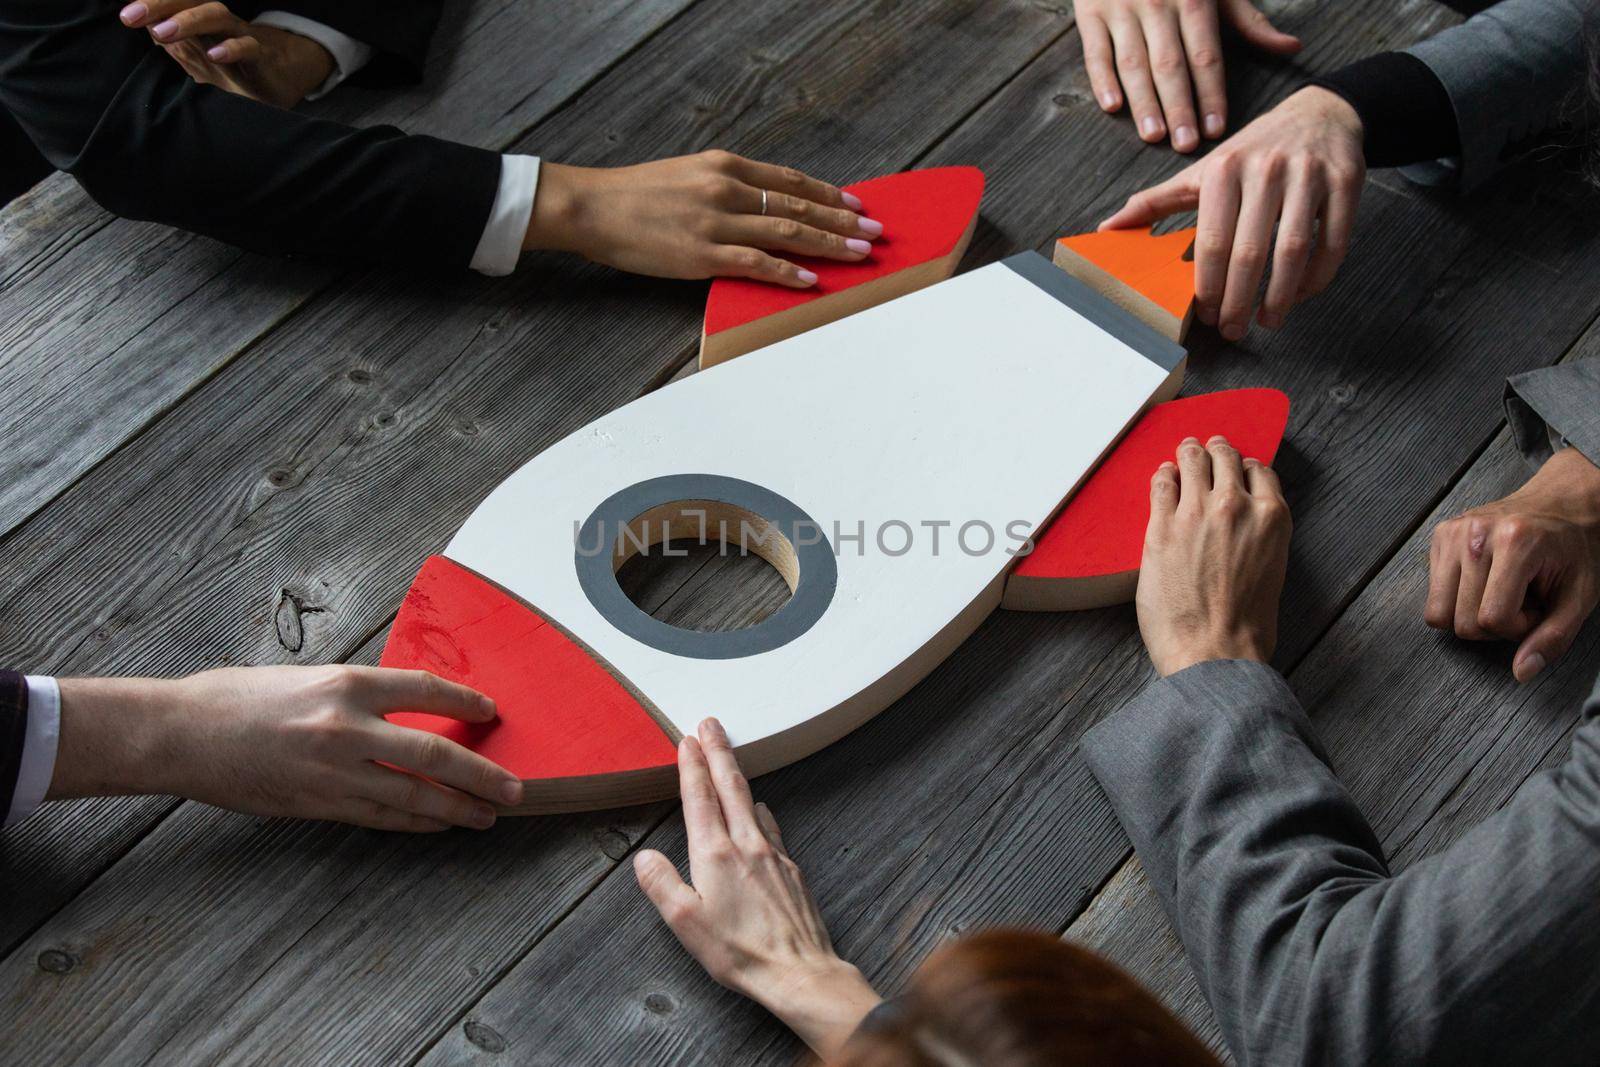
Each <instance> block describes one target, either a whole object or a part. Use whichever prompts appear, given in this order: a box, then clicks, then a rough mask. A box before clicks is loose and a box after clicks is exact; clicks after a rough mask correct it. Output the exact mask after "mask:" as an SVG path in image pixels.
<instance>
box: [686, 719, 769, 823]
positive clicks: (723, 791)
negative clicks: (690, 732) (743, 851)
mask: <svg viewBox="0 0 1600 1067" xmlns="http://www.w3.org/2000/svg"><path fill="white" fill-rule="evenodd" d="M700 746H701V748H702V749H703V750H704V751H705V754H706V763H707V765H709V766H710V768H711V784H712V785H713V786H715V787H716V790H717V799H718V800H719V801H721V803H722V818H723V821H724V822H726V823H727V826H728V836H729V837H731V838H733V839H734V840H735V841H740V842H745V843H752V842H755V841H757V840H759V839H760V838H763V837H765V836H766V835H765V834H763V833H762V832H761V825H760V823H759V822H757V821H756V801H755V797H753V796H751V795H750V782H749V780H748V779H746V778H745V776H744V771H742V770H740V769H739V759H738V757H736V756H735V755H734V754H733V746H732V745H731V744H730V743H729V742H728V734H727V731H725V730H723V728H722V724H721V723H720V722H718V721H717V720H716V719H707V720H706V721H705V722H702V723H701V724H700Z"/></svg>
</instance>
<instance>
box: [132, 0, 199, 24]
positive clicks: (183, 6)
mask: <svg viewBox="0 0 1600 1067" xmlns="http://www.w3.org/2000/svg"><path fill="white" fill-rule="evenodd" d="M204 2H205V0H135V2H134V3H131V4H128V5H127V6H126V7H124V8H123V9H122V10H121V11H119V12H117V18H118V19H119V20H120V21H121V22H122V24H123V25H124V26H131V27H134V28H137V27H140V26H153V25H155V24H156V23H157V22H161V21H164V20H166V19H169V18H171V17H172V16H173V15H175V14H177V13H178V12H180V11H187V10H189V9H190V8H192V7H199V6H200V4H202V3H204Z"/></svg>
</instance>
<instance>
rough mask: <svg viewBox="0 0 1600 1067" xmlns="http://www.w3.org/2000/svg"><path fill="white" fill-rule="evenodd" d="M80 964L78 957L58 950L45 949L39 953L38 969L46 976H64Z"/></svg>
mask: <svg viewBox="0 0 1600 1067" xmlns="http://www.w3.org/2000/svg"><path fill="white" fill-rule="evenodd" d="M80 962H82V961H80V960H79V959H78V957H76V956H74V955H73V954H72V953H70V952H66V951H64V950H62V949H59V948H47V949H45V950H44V951H43V952H41V953H39V969H40V970H41V971H44V972H45V973H46V974H66V973H67V972H68V971H70V970H72V969H73V968H74V967H76V966H77V965H78V964H79V963H80Z"/></svg>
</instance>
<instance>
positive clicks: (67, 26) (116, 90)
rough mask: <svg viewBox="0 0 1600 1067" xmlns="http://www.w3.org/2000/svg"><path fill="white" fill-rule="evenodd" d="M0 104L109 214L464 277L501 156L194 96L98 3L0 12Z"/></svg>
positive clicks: (14, 0) (65, 1) (77, 1)
mask: <svg viewBox="0 0 1600 1067" xmlns="http://www.w3.org/2000/svg"><path fill="white" fill-rule="evenodd" d="M0 108H3V109H4V110H6V111H8V112H10V113H11V115H12V116H13V117H14V118H15V119H16V121H17V123H18V125H20V126H21V127H22V128H23V130H24V131H25V132H26V133H27V135H28V137H29V138H30V139H31V140H32V141H33V143H34V144H35V145H36V146H37V147H38V149H39V150H40V151H41V152H42V153H43V154H44V155H45V157H46V158H47V159H49V160H50V162H51V163H52V164H54V165H55V166H56V167H57V168H58V169H60V170H65V171H67V172H69V173H70V174H72V175H73V176H74V177H75V178H76V179H77V180H78V181H79V183H80V184H82V186H83V187H84V189H85V190H87V192H88V193H89V195H90V196H92V197H94V198H95V200H97V201H98V202H100V203H101V204H102V205H103V206H105V207H106V208H107V209H108V210H110V211H113V212H116V213H117V214H119V215H124V216H127V217H129V218H137V219H151V220H155V221H158V222H164V223H167V224H169V225H172V226H178V227H181V228H183V229H187V230H192V231H195V232H197V233H203V234H206V235H208V236H211V237H215V238H218V239H219V240H223V241H227V242H229V243H231V244H235V245H239V246H241V247H244V248H249V249H253V250H256V251H260V252H267V253H273V254H291V253H311V254H318V255H328V256H333V257H337V258H346V259H349V258H357V259H365V260H372V261H383V262H401V263H405V262H411V263H417V264H429V265H432V264H439V265H444V266H452V267H465V266H467V265H468V264H469V263H470V262H471V259H472V254H473V251H474V250H475V249H476V247H477V243H478V240H479V238H480V237H481V236H482V234H483V228H484V224H485V223H486V222H487V220H488V218H489V212H490V210H491V208H492V206H493V204H494V197H495V192H496V190H497V188H498V183H499V177H500V157H499V155H498V154H496V153H493V152H487V151H484V150H482V149H478V148H469V147H466V146H464V145H458V144H452V143H450V142H447V141H442V140H438V139H436V138H432V137H414V136H407V135H406V134H403V133H401V132H400V131H399V130H397V129H394V128H392V127H376V128H372V129H364V130H358V129H352V128H350V127H348V126H342V125H340V124H338V123H333V122H326V121H322V120H318V119H311V118H307V117H305V116H303V115H298V114H295V113H294V112H290V111H283V110H280V109H278V108H273V107H268V106H265V105H262V104H257V103H254V102H252V101H249V100H246V99H244V98H242V97H238V96H234V95H232V94H229V93H226V92H223V91H221V90H218V89H215V88H211V87H209V86H200V85H195V84H194V83H193V82H191V81H190V80H189V78H188V77H187V76H186V75H185V74H184V73H183V72H182V71H181V70H180V69H179V68H178V66H177V64H175V63H173V62H172V61H171V60H170V59H169V58H168V57H167V56H166V55H165V54H164V53H163V52H161V51H160V50H159V49H157V48H156V47H154V46H153V45H152V44H151V43H150V41H149V39H148V36H147V35H146V34H145V33H144V32H143V31H134V30H129V29H126V28H125V27H123V26H122V25H121V24H120V23H119V22H118V21H117V17H116V5H115V4H112V5H105V4H103V3H100V2H99V0H11V2H9V3H6V4H5V5H3V6H0Z"/></svg>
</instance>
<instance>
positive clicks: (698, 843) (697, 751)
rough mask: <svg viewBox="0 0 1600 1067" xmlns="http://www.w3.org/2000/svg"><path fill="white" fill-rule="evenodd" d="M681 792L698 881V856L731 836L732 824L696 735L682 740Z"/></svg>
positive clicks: (691, 868) (691, 864) (692, 866)
mask: <svg viewBox="0 0 1600 1067" xmlns="http://www.w3.org/2000/svg"><path fill="white" fill-rule="evenodd" d="M678 793H679V795H680V796H682V798H683V825H684V829H685V830H687V831H688V834H689V877H690V879H691V880H692V881H696V882H698V881H699V880H700V878H699V876H698V875H696V874H695V873H694V869H695V867H696V866H697V865H698V862H702V861H697V860H696V857H704V856H705V855H706V853H707V852H708V851H710V850H712V849H714V848H715V847H716V846H717V845H718V844H720V843H721V842H723V841H726V840H728V824H727V823H725V822H723V820H722V803H721V802H720V801H719V800H717V788H716V786H714V785H712V784H711V768H710V767H709V766H708V765H707V764H706V754H705V752H704V751H703V750H702V749H701V748H700V742H699V741H698V740H696V739H695V738H694V737H693V736H686V737H684V739H683V740H682V741H680V742H678Z"/></svg>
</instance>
